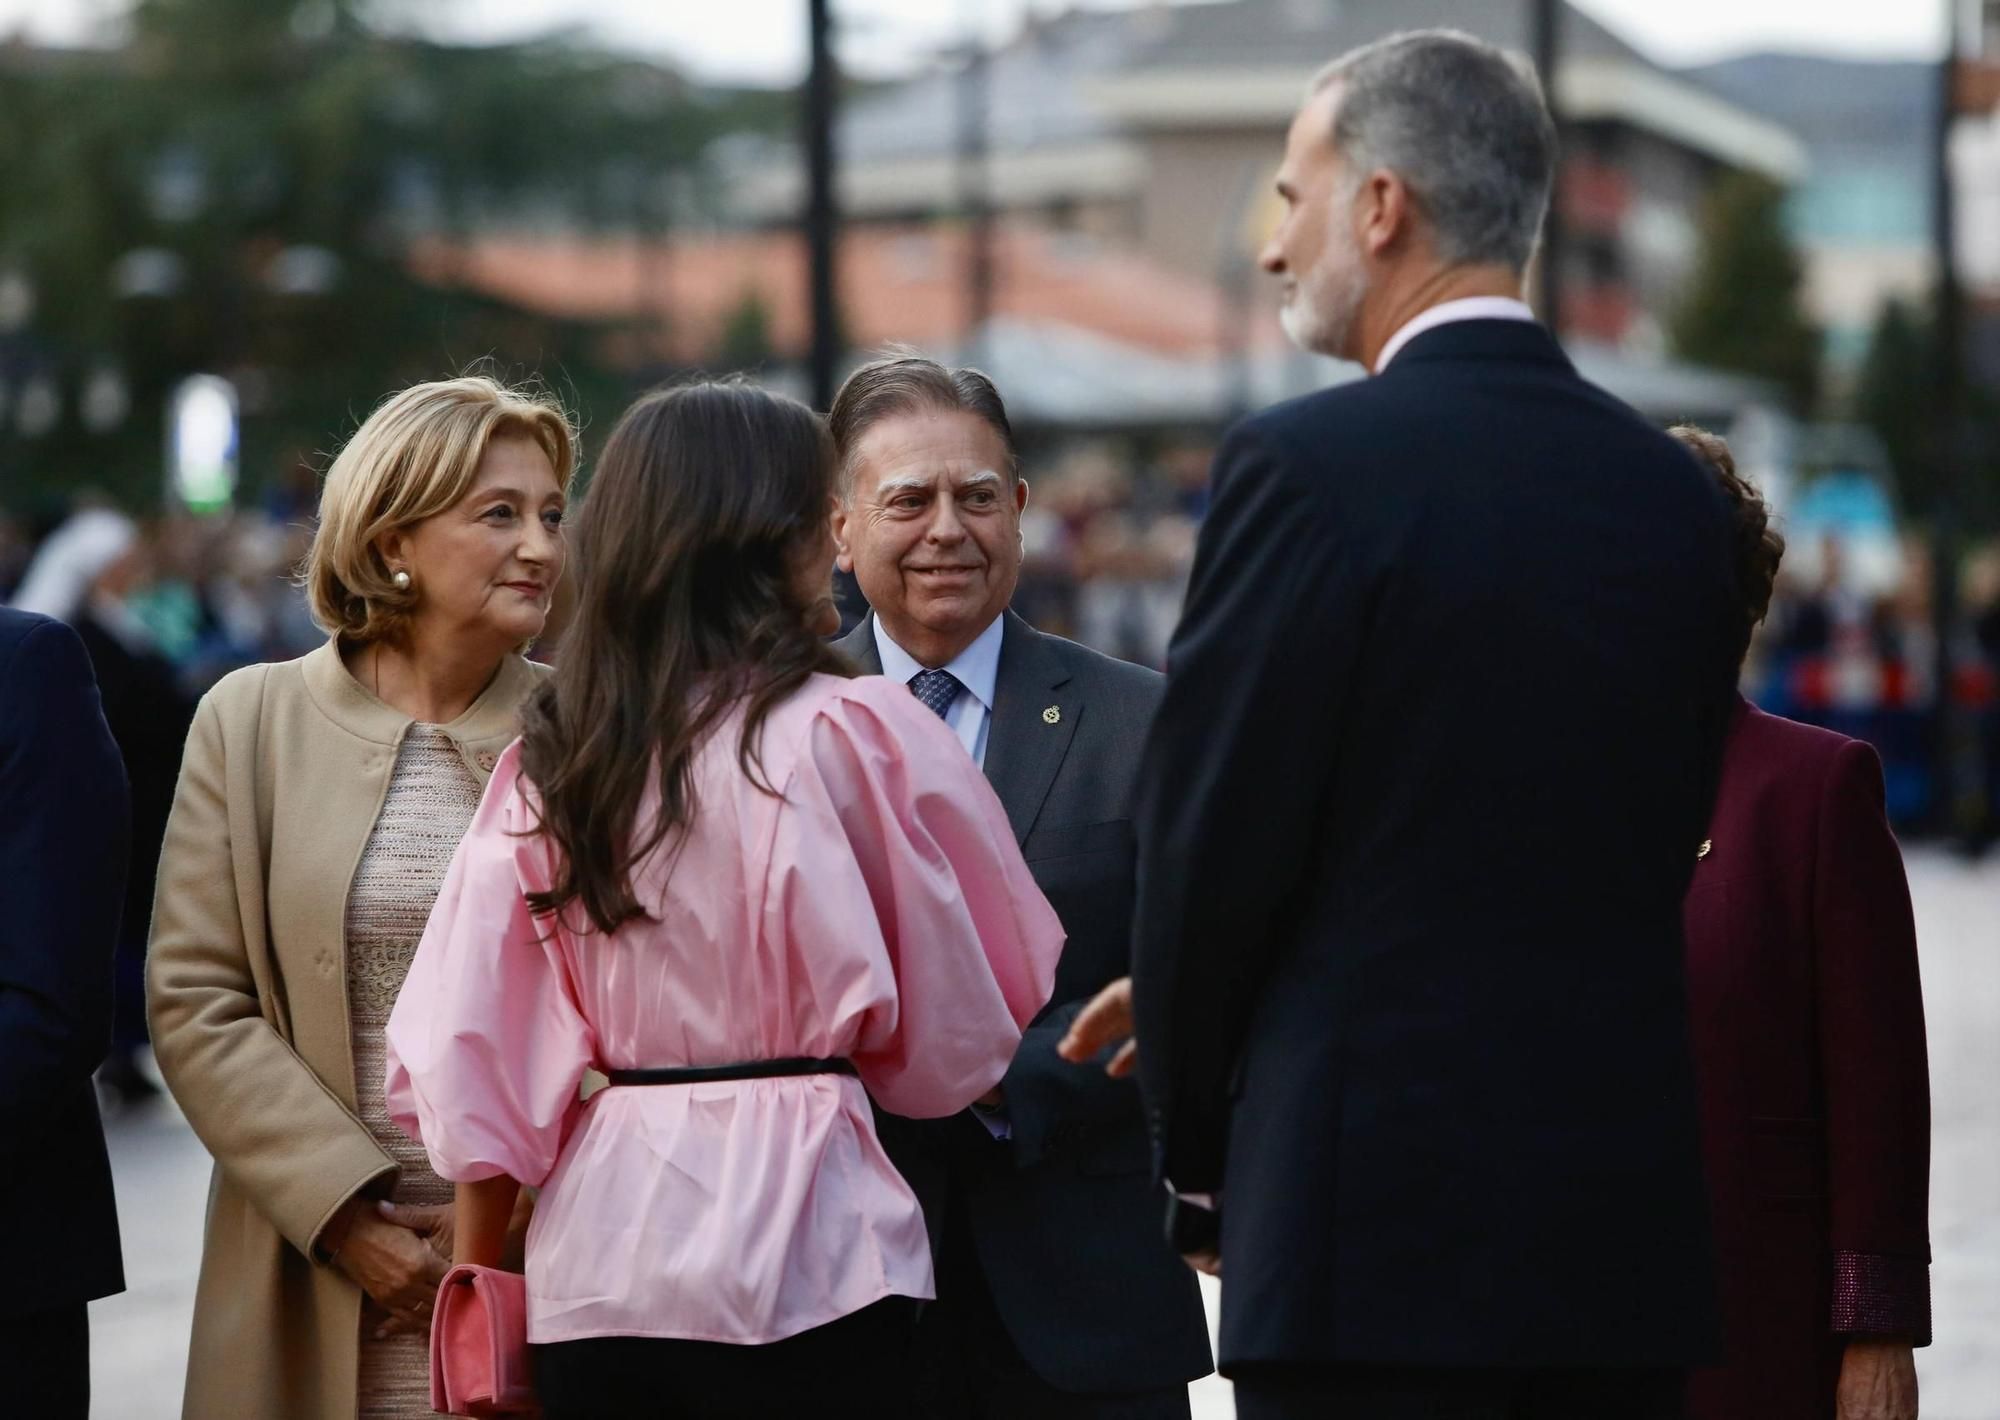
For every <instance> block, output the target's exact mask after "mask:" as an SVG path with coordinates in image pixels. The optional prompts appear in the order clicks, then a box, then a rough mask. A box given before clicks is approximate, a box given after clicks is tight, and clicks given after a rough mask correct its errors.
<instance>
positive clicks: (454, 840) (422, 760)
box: [347, 724, 480, 1420]
mask: <svg viewBox="0 0 2000 1420" xmlns="http://www.w3.org/2000/svg"><path fill="white" fill-rule="evenodd" d="M479 792H480V785H479V780H478V778H477V777H476V776H475V775H474V774H473V773H472V771H471V770H470V769H469V768H467V767H466V764H465V761H464V760H463V759H462V758H460V756H459V752H458V748H457V746H456V745H455V744H453V742H452V740H451V739H450V737H449V736H447V735H446V734H445V733H444V732H443V731H441V730H439V729H438V728H437V727H436V726H434V725H424V724H415V725H412V726H410V729H409V733H408V734H407V735H405V736H404V738H403V744H402V748H401V749H400V750H398V751H397V755H396V770H395V773H394V775H393V776H392V777H391V778H390V781H389V792H388V794H387V796H386V797H385V798H384V799H383V801H382V812H381V814H380V815H379V816H378V817H377V818H376V820H375V828H374V830H373V832H371V833H370V835H369V838H368V846H367V847H366V848H365V849H364V850H363V851H362V854H361V863H360V866H359V867H358V868H356V869H355V873H354V885H353V887H352V888H351V889H350V890H349V892H348V897H347V1003H348V1019H349V1021H350V1023H351V1029H352V1031H353V1046H354V1090H355V1095H356V1097H357V1098H358V1100H359V1102H360V1106H361V1121H362V1123H364V1124H366V1125H367V1126H368V1130H369V1132H370V1133H371V1134H373V1135H374V1136H375V1140H376V1142H377V1143H379V1144H380V1145H381V1146H382V1147H383V1148H384V1149H386V1150H387V1151H388V1152H389V1155H390V1157H392V1158H393V1159H395V1161H396V1162H397V1163H398V1164H400V1165H401V1166H402V1172H401V1173H400V1174H399V1175H398V1176H397V1179H396V1186H395V1190H394V1192H392V1193H391V1194H390V1197H391V1198H392V1199H394V1201H396V1202H398V1203H411V1204H449V1203H450V1202H451V1200H452V1188H451V1184H449V1183H448V1182H446V1181H445V1180H444V1179H441V1178H439V1177H438V1176H437V1175H436V1174H435V1173H433V1172H431V1166H430V1161H429V1159H427V1158H426V1157H425V1155H424V1151H423V1148H422V1146H421V1145H418V1144H415V1143H412V1142H411V1140H410V1139H409V1137H408V1136H407V1135H405V1134H404V1133H403V1131H402V1130H400V1129H398V1128H397V1127H396V1126H395V1125H394V1124H393V1123H391V1122H390V1119H389V1116H388V1113H387V1111H386V1110H385V1109H384V1108H383V1104H382V1072H383V1062H382V1052H383V1035H382V1032H383V1029H384V1027H386V1026H387V1025H388V1023H389V1011H390V1009H391V1008H392V1007H393V1006H394V1005H395V1004H396V993H397V992H398V991H400V990H401V989H402V986H403V978H404V976H406V975H407V974H408V973H409V970H410V958H411V957H412V956H413V955H415V953H416V950H417V940H418V939H419V938H420V937H422V936H423V934H424V923H425V921H426V920H427V919H428V918H429V917H430V911H431V904H432V903H434V902H435V901H436V900H437V895H438V889H439V888H440V887H441V886H443V884H444V874H445V869H446V868H448V867H449V866H450V865H451V855H452V852H453V850H455V849H456V848H457V847H458V840H459V839H460V838H462V837H464V836H465V830H466V828H467V827H468V826H469V825H470V824H471V823H472V815H473V812H474V811H475V810H476V809H477V808H478V807H479ZM384 1319H385V1314H384V1313H383V1311H382V1310H381V1309H380V1308H379V1307H377V1306H376V1305H375V1304H374V1303H373V1302H367V1303H365V1304H364V1305H363V1307H362V1310H361V1376H360V1409H359V1414H360V1420H412V1418H413V1417H425V1418H426V1420H427V1418H428V1417H429V1416H431V1415H432V1413H433V1412H432V1410H431V1401H430V1354H429V1344H430V1343H429V1338H427V1337H425V1336H421V1335H396V1336H391V1337H388V1338H386V1339H384V1340H381V1341H377V1340H376V1339H375V1329H376V1327H378V1326H380V1325H381V1324H382V1322H383V1320H384Z"/></svg>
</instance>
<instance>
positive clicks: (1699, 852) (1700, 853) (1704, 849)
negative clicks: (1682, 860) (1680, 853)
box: [1694, 838, 1715, 863]
mask: <svg viewBox="0 0 2000 1420" xmlns="http://www.w3.org/2000/svg"><path fill="white" fill-rule="evenodd" d="M1713 847H1715V840H1714V839H1713V838H1704V839H1702V841H1701V847H1699V848H1697V849H1695V850H1694V860H1695V862H1697V863H1699V862H1700V861H1701V860H1702V859H1704V858H1706V857H1707V856H1708V854H1709V850H1710V849H1712V848H1713Z"/></svg>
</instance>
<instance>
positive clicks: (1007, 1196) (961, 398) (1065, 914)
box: [831, 356, 1210, 1420]
mask: <svg viewBox="0 0 2000 1420" xmlns="http://www.w3.org/2000/svg"><path fill="white" fill-rule="evenodd" d="M831 423H832V427H833V433H834V439H835V442H836V444H837V445H838V447H839V452H840V458H841V499H840V506H839V508H838V510H837V511H836V513H835V515H834V520H833V521H834V536H835V540H836V542H837V543H838V546H839V557H840V564H841V566H842V568H843V569H845V570H848V571H851V572H853V573H854V574H855V577H856V579H857V580H858V582H859V583H860V586H861V590H862V592H863V594H864V595H865V596H866V597H867V598H868V600H869V602H870V604H871V605H872V607H873V611H872V612H871V614H870V615H869V616H868V617H867V618H866V619H865V620H864V621H863V622H862V623H861V625H860V626H858V627H856V628H855V630H854V631H853V632H852V633H851V634H849V635H848V636H847V637H846V638H845V639H844V640H843V641H842V642H841V643H840V646H841V649H842V650H844V651H845V652H847V654H848V655H849V656H850V657H851V658H852V659H853V660H854V661H855V662H856V663H857V664H859V665H860V666H862V667H863V668H864V669H865V670H867V671H869V672H871V673H882V674H887V675H890V676H892V677H894V678H896V679H897V680H900V681H903V682H905V683H907V684H908V685H909V687H910V689H911V691H912V693H914V694H915V695H916V696H917V697H918V698H919V699H920V700H922V701H923V702H924V704H926V705H928V706H930V708H931V709H933V710H935V711H936V712H937V713H938V714H939V715H940V716H942V717H943V718H944V720H945V721H946V723H947V724H949V725H950V726H951V727H952V728H953V730H955V731H956V732H957V733H958V736H959V738H960V739H961V740H962V741H963V742H964V744H965V747H966V749H967V751H968V752H970V753H971V754H972V756H973V757H974V758H975V759H976V760H977V761H978V762H979V763H980V765H981V766H982V768H983V769H984V770H985V772H986V777H987V778H988V779H989V780H990V781H991V782H992V785H993V788H994V790H995V792H996V793H997V794H998V796H999V798H1000V802H1001V803H1002V804H1003V805H1005V807H1006V810H1007V816H1008V819H1009V820H1010V821H1011V823H1012V825H1013V828H1014V833H1015V835H1016V837H1017V838H1018V839H1019V841H1020V844H1021V848H1022V852H1023V854H1024V855H1025V857H1026V858H1027V861H1028V866H1029V868H1030V869H1031V871H1032V872H1033V873H1034V876H1035V881H1036V883H1037V884H1038V885H1039V886H1040V887H1041V889H1042V891H1043V893H1044V894H1046V895H1047V897H1048V899H1049V902H1050V904H1051V905H1052V906H1053V907H1054V908H1055V910H1056V913H1057V915H1058V916H1060V917H1061V919H1062V923H1063V927H1064V929H1065V930H1066V931H1067V933H1068V941H1067V943H1066V944H1065V945H1064V947H1063V954H1062V960H1061V963H1060V965H1059V966H1058V968H1057V972H1056V980H1055V990H1054V993H1053V995H1052V997H1051V999H1050V1003H1049V1005H1048V1007H1047V1008H1046V1009H1045V1010H1044V1011H1043V1012H1042V1014H1041V1016H1039V1017H1038V1018H1037V1019H1036V1020H1035V1022H1034V1023H1033V1024H1032V1025H1030V1026H1029V1027H1028V1029H1027V1031H1026V1032H1025V1034H1024V1035H1023V1038H1022V1041H1021V1048H1020V1051H1019V1053H1018V1054H1017V1055H1016V1056H1015V1058H1014V1063H1013V1065H1012V1066H1011V1067H1010V1068H1009V1069H1008V1072H1007V1075H1006V1078H1005V1079H1004V1080H1003V1081H1002V1082H1001V1085H1000V1089H999V1091H998V1095H997V1098H990V1099H989V1100H987V1101H985V1102H983V1103H982V1107H981V1108H980V1109H979V1110H978V1111H977V1112H976V1113H969V1114H965V1115H960V1116H958V1117H956V1118H952V1119H944V1120H936V1121H922V1122H917V1121H908V1120H895V1119H890V1118H887V1117H884V1119H883V1121H882V1137H883V1142H884V1144H885V1146H886V1147H887V1148H888V1150H889V1154H890V1157H891V1159H893V1160H894V1161H895V1163H896V1166H897V1167H898V1168H899V1169H900V1170H902V1172H903V1174H904V1176H905V1177H906V1178H908V1179H909V1181H910V1183H911V1186H912V1187H913V1188H914V1189H915V1190H916V1192H917V1195H918V1197H919V1199H920V1200H921V1201H922V1203H923V1205H924V1213H925V1217H926V1220H927V1222H928V1223H929V1225H930V1229H931V1245H932V1250H933V1252H934V1254H935V1255H936V1258H937V1267H938V1278H937V1284H938V1295H937V1301H936V1302H935V1303H933V1304H931V1305H930V1306H928V1307H926V1308H925V1309H924V1312H923V1314H922V1316H921V1318H920V1321H919V1326H918V1358H919V1367H918V1369H919V1374H920V1376H921V1379H922V1386H921V1389H922V1392H923V1395H922V1399H923V1413H924V1414H925V1415H926V1416H927V1417H930V1420H960V1417H981V1418H982V1420H984V1417H996V1418H997V1417H1012V1416H1021V1417H1034V1420H1062V1417H1076V1418H1077V1420H1086V1418H1087V1420H1172V1417H1185V1416H1186V1415H1187V1414H1188V1400H1187V1382H1189V1381H1190V1380H1193V1379H1195V1378H1196V1377H1198V1376H1201V1375H1205V1374H1206V1373H1207V1372H1208V1371H1209V1369H1210V1358H1209V1349H1208V1335H1207V1328H1206V1325H1205V1323H1204V1321H1203V1318H1202V1309H1201V1299H1200V1296H1199V1294H1198V1293H1197V1291H1196V1288H1195V1284H1194V1279H1193V1275H1192V1274H1191V1273H1190V1272H1188V1270H1187V1269H1186V1268H1185V1267H1184V1266H1182V1264H1181V1262H1180V1259H1179V1258H1177V1257H1176V1256H1175V1255H1174V1253H1173V1251H1172V1250H1171V1249H1170V1248H1168V1247H1167V1246H1166V1243H1165V1241H1164V1240H1163V1239H1162V1237H1161V1236H1160V1231H1159V1211H1160V1202H1161V1197H1162V1195H1161V1194H1160V1192H1159V1191H1158V1189H1157V1187H1156V1185H1155V1184H1154V1183H1153V1181H1152V1179H1151V1178H1150V1176H1149V1171H1148V1158H1147V1147H1146V1130H1145V1119H1144V1115H1143V1113H1142V1111H1141V1109H1140V1105H1139V1097H1138V1092H1137V1090H1136V1088H1134V1086H1133V1085H1132V1084H1131V1082H1129V1081H1119V1080H1112V1079H1109V1078H1107V1077H1105V1076H1104V1075H1103V1074H1102V1073H1101V1072H1098V1071H1086V1070H1079V1069H1077V1068H1075V1067H1074V1066H1072V1065H1069V1064H1067V1063H1066V1062H1064V1061H1063V1060H1061V1059H1059V1058H1058V1057H1057V1055H1056V1053H1055V1045H1056V1042H1057V1041H1058V1040H1059V1039H1060V1038H1061V1037H1062V1035H1063V1034H1064V1032H1065V1031H1066V1030H1067V1028H1068V1025H1069V1023H1070V1020H1071V1019H1072V1018H1073V1017H1074V1015H1075V1013H1076V1011H1077V1010H1078V1009H1079V1008H1080V1006H1081V1005H1082V1003H1083V1002H1084V1001H1086V1000H1088V999H1089V998H1090V996H1091V995H1092V994H1093V993H1094V992H1096V991H1097V990H1098V988H1100V987H1101V986H1103V985H1104V984H1105V983H1106V982H1108V981H1110V980H1112V979H1114V978H1116V977H1119V976H1122V975H1123V974H1124V972H1125V970H1126V964H1127V961H1128V957H1129V952H1130V942H1131V928H1132V892H1133V856H1134V850H1133V839H1132V825H1131V797H1132V785H1133V779H1134V776H1135V774H1136V773H1137V770H1138V764H1139V754H1140V749H1141V746H1142V744H1143V742H1144V738H1145V732H1146V726H1147V725H1148V723H1149V722H1150V721H1151V719H1152V716H1153V711H1154V709H1155V707H1156V706H1157V705H1158V703H1159V695H1160V685H1161V680H1160V676H1159V675H1158V674H1157V673H1156V672H1154V671H1150V670H1146V669H1144V668H1142V667H1139V666H1133V665H1127V664H1125V663H1124V662H1121V661H1115V660H1112V659H1111V658H1109V657H1107V656H1102V655H1099V654H1098V653H1097V652H1095V651H1091V650H1087V649H1085V648H1084V647H1082V646H1078V645H1075V644H1074V643H1072V642H1069V641H1064V640H1061V639H1060V638H1057V637H1054V636H1044V635H1042V634H1040V633H1039V632H1037V631H1036V630H1035V629H1034V628H1033V627H1031V626H1029V625H1028V624H1027V623H1026V622H1025V621H1023V620H1021V618H1020V617H1018V616H1016V615H1014V614H1013V613H1012V612H1010V611H1008V610H1007V604H1008V601H1009V600H1010V599H1011V598H1012V596H1013V592H1014V586H1015V583H1016V581H1017V579H1018V577H1019V573H1020V566H1021V530H1020V513H1021V509H1022V508H1023V507H1024V506H1025V505H1026V503H1027V499H1028V486H1027V484H1026V483H1025V482H1023V481H1022V479H1021V477H1020V472H1019V469H1018V467H1017V462H1016V457H1015V450H1014V439H1013V431H1012V429H1011V428H1010V427H1009V425H1008V422H1007V411H1006V408H1005V406H1004V405H1003V404H1002V402H1001V399H1000V395H999V393H998V392H997V391H996V390H995V389H994V388H993V385H992V384H991V382H990V381H988V380H987V378H986V377H985V376H984V375H982V374H980V373H978V372H977V371H974V370H946V369H944V368H943V367H941V366H939V365H937V364H935V363H933V362H932V361H929V360H925V359H922V358H919V357H913V356H894V357H891V358H887V359H883V360H878V361H876V362H874V363H873V364H870V365H868V366H866V367H864V368H863V369H861V370H859V371H857V372H856V373H855V374H854V375H853V376H851V377H850V378H849V379H848V381H847V383H846V384H845V385H844V386H843V387H842V389H841V391H840V394H839V396H838V398H836V399H835V401H834V405H833V411H832V415H831Z"/></svg>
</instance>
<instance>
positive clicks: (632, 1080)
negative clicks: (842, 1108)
mask: <svg viewBox="0 0 2000 1420" xmlns="http://www.w3.org/2000/svg"><path fill="white" fill-rule="evenodd" d="M855 1073H856V1071H855V1069H854V1062H853V1061H852V1060H841V1059H819V1058H816V1057H814V1056H810V1055H789V1056H785V1057H783V1058H782V1059H778V1060H744V1061H739V1062H738V1063H737V1064H734V1065H662V1066H659V1067H657V1068H653V1069H644V1070H606V1071H605V1072H604V1078H605V1079H607V1080H609V1081H610V1082H611V1083H612V1084H614V1085H705V1084H709V1083H711V1082H712V1081H716V1080H764V1079H770V1078H772V1077H774V1076H780V1075H852V1074H855Z"/></svg>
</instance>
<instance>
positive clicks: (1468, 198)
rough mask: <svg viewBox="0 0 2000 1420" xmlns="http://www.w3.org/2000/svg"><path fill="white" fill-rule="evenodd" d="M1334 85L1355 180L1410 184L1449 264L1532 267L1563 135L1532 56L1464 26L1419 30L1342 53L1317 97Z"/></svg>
mask: <svg viewBox="0 0 2000 1420" xmlns="http://www.w3.org/2000/svg"><path fill="white" fill-rule="evenodd" d="M1335 84H1339V85H1340V86H1341V93H1340V98H1339V101H1338V104H1337V106H1336V108H1335V110H1334V116H1333V144H1334V147H1335V148H1336V149H1337V150H1338V151H1339V152H1340V154H1341V156H1342V157H1343V158H1345V159H1346V161H1347V163H1348V165H1349V167H1350V172H1351V177H1350V181H1353V182H1357V183H1358V181H1359V180H1360V178H1361V176H1362V175H1363V174H1366V173H1369V172H1372V171H1374V170H1375V169H1377V168H1386V169H1388V170H1389V171H1391V172H1393V173H1395V174H1396V175H1397V176H1398V177H1400V178H1401V179H1402V180H1403V182H1404V183H1405V184H1406V185H1407V186H1408V187H1409V189H1410V193H1411V195H1412V196H1413V197H1415V198H1416V201H1417V205H1418V207H1419V209H1420V210H1421V211H1422V212H1423V215H1424V217H1425V219H1426V220H1427V221H1428V222H1429V224H1430V227H1431V230H1432V232H1433V233H1434V234H1435V237H1436V241H1437V248H1438V255H1439V256H1440V257H1441V258H1442V259H1443V260H1444V261H1446V262H1448V263H1450V264H1451V265H1454V266H1464V265H1489V264H1493V265H1498V264H1504V265H1506V266H1507V267H1509V268H1510V269H1512V270H1514V271H1525V270H1526V269H1527V266H1528V259H1529V258H1530V257H1531V256H1532V255H1533V254H1534V250H1535V241H1536V239H1537V238H1538V237H1539V235H1540V233H1541V229H1542V217H1543V215H1544V214H1545V213H1546V212H1547V211H1548V205H1549V189H1550V186H1551V184H1552V183H1553V181H1554V176H1555V162H1556V131H1555V124H1554V122H1553V121H1552V120H1551V119H1550V117H1549V109H1548V105H1547V104H1546V103H1545V102H1544V101H1543V99H1542V88H1541V85H1540V84H1539V83H1538V82H1536V79H1535V72H1534V69H1533V66H1531V65H1530V64H1529V63H1528V62H1527V60H1526V59H1524V58H1521V57H1519V56H1516V55H1511V54H1509V53H1508V52H1507V51H1505V50H1502V49H1498V48H1496V47H1494V46H1493V45H1490V44H1487V43H1486V42H1485V41H1484V40H1479V39H1474V38H1473V37H1472V36H1471V35H1468V34H1463V33H1460V32H1459V31H1457V30H1411V31H1406V32H1404V33H1402V34H1393V35H1390V36H1389V37H1388V38H1387V39H1381V40H1377V41H1376V42H1375V43H1373V44H1368V45H1363V46H1362V47H1361V48H1359V49H1353V50H1349V51H1348V52H1347V53H1346V54H1343V55H1341V56H1340V58H1338V59H1336V60H1334V61H1333V62H1332V63H1331V64H1329V65H1327V66H1326V67H1325V68H1324V69H1322V70H1320V72H1319V73H1318V74H1317V75H1315V76H1314V78H1313V82H1312V92H1313V93H1314V94H1319V93H1323V92H1324V91H1325V90H1327V89H1328V88H1330V87H1332V86H1333V85H1335Z"/></svg>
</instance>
